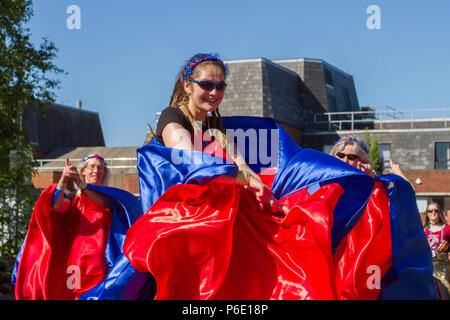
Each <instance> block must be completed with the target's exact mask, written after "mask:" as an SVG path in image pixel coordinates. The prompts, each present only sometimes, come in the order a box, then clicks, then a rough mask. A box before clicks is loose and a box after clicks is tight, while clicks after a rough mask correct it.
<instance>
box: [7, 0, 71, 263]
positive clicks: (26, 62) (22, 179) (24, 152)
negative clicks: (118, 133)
mask: <svg viewBox="0 0 450 320" xmlns="http://www.w3.org/2000/svg"><path fill="white" fill-rule="evenodd" d="M32 15H33V8H32V1H31V0H1V2H0V141H1V143H0V255H1V258H3V259H12V258H14V257H15V256H16V255H17V252H18V249H19V247H20V244H21V242H22V241H23V238H24V236H25V232H26V228H27V223H28V219H29V215H30V213H31V208H32V206H33V204H34V201H35V198H36V197H35V196H34V195H33V192H32V190H33V188H32V186H31V176H32V174H33V162H34V160H33V153H32V149H31V147H30V145H29V143H28V141H27V138H26V128H25V127H24V126H23V110H24V108H25V107H26V106H29V107H32V108H35V109H36V111H39V112H42V113H45V105H46V104H49V103H52V102H54V93H53V90H54V89H56V88H58V85H59V80H56V79H52V78H50V76H51V75H56V74H59V73H61V72H63V71H62V70H61V69H59V68H57V67H56V66H55V65H54V64H53V63H52V59H53V58H55V57H56V52H57V49H56V48H55V46H54V44H53V43H52V42H50V41H48V40H47V39H45V38H44V39H42V42H41V43H40V44H39V45H38V46H35V45H34V44H33V43H32V42H31V33H30V30H29V29H28V28H26V24H27V23H28V22H29V21H30V19H31V17H32Z"/></svg>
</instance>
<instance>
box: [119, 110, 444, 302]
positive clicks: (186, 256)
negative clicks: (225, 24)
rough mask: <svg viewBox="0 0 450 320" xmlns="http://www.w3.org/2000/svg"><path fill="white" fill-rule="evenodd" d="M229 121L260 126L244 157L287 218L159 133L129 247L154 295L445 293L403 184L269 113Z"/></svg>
mask: <svg viewBox="0 0 450 320" xmlns="http://www.w3.org/2000/svg"><path fill="white" fill-rule="evenodd" d="M224 125H225V127H226V128H227V129H232V130H235V131H234V133H235V134H236V132H238V130H242V132H247V133H248V132H249V130H254V131H255V133H256V137H257V139H258V140H257V142H256V144H255V143H253V144H251V143H249V142H248V139H247V140H246V141H244V144H243V145H244V147H243V149H241V153H243V154H245V156H246V161H247V163H248V164H249V165H250V167H251V168H252V169H253V170H254V171H255V172H257V173H259V174H260V175H261V177H262V178H263V180H264V181H268V185H269V186H270V187H271V190H272V192H273V194H274V195H275V197H276V198H277V199H279V201H280V202H281V203H283V204H286V205H287V206H288V207H289V209H290V210H289V213H288V214H287V215H286V216H285V217H279V216H275V215H273V214H271V213H269V212H264V211H261V210H259V209H258V207H257V206H256V203H255V199H254V196H252V194H251V193H249V191H248V190H246V189H245V188H243V187H242V186H238V185H234V184H224V183H219V182H218V181H217V180H215V179H214V178H215V177H217V176H220V175H224V174H225V175H231V176H233V175H235V173H236V171H237V167H236V166H235V165H233V164H230V163H223V162H222V163H219V162H220V161H217V157H215V156H214V155H209V154H207V153H205V152H196V151H179V150H176V151H175V150H173V149H169V148H165V147H164V146H161V145H160V144H159V143H157V142H156V141H154V140H153V141H152V142H151V143H150V144H148V145H147V146H144V147H143V148H140V149H139V150H138V169H139V176H140V187H141V205H142V209H143V211H144V212H146V213H145V214H144V215H143V216H142V217H141V218H140V219H139V220H138V221H137V222H136V223H135V224H134V225H133V226H132V227H131V228H130V230H129V231H128V233H127V238H126V241H125V244H124V253H125V255H126V256H127V257H128V258H129V260H130V262H131V264H132V265H133V267H134V268H136V269H137V270H139V272H143V273H145V272H148V273H149V274H150V273H151V274H152V275H153V276H154V278H155V280H156V283H157V294H156V297H155V298H157V299H376V298H382V299H436V298H437V295H436V290H435V287H434V283H433V280H432V276H431V275H432V264H431V255H430V253H429V249H428V248H427V247H426V246H427V245H428V244H427V242H426V239H425V235H424V232H423V230H422V229H421V225H420V218H419V215H418V210H417V206H416V203H415V198H414V192H413V190H412V188H411V187H410V186H409V184H408V183H407V182H406V181H405V180H403V179H401V178H400V177H397V176H392V175H387V176H382V177H379V178H377V179H376V181H375V180H374V179H373V178H372V177H370V176H368V175H367V174H365V173H362V172H361V171H359V170H357V169H355V168H353V167H351V166H349V165H347V164H345V163H344V162H342V161H340V160H338V159H335V158H333V157H330V156H328V155H325V154H323V153H321V152H317V151H314V150H308V149H301V148H300V147H298V146H297V145H296V144H295V143H294V142H293V141H292V139H290V137H289V136H288V134H287V133H286V132H285V131H284V130H283V129H282V128H281V127H280V126H279V125H278V124H277V123H276V122H275V121H273V120H272V119H262V118H254V117H229V118H224ZM242 132H241V133H242ZM238 133H239V132H238ZM273 135H277V137H276V139H273ZM274 141H275V143H274ZM264 142H265V143H264ZM238 145H239V143H238ZM262 150H263V152H261V151H262ZM255 153H256V156H255ZM273 155H275V158H274V157H273ZM180 159H182V160H185V161H180ZM194 159H201V161H194ZM268 159H269V160H271V161H268ZM274 159H275V161H273V160H274ZM174 160H176V161H174ZM274 163H275V165H274ZM390 183H391V184H392V187H391V188H390V189H388V186H389V184H390Z"/></svg>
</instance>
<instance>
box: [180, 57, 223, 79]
mask: <svg viewBox="0 0 450 320" xmlns="http://www.w3.org/2000/svg"><path fill="white" fill-rule="evenodd" d="M207 60H209V61H218V62H219V63H220V64H221V65H222V66H223V67H224V69H225V75H227V74H228V65H226V64H224V63H223V61H222V60H220V58H219V55H218V54H217V53H213V54H204V53H200V54H196V55H195V56H193V57H192V58H191V59H189V65H187V66H186V67H185V74H184V81H186V80H187V77H188V76H189V75H190V74H192V72H194V68H195V67H196V66H197V65H198V64H199V63H201V62H203V61H207Z"/></svg>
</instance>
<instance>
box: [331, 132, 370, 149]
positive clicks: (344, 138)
mask: <svg viewBox="0 0 450 320" xmlns="http://www.w3.org/2000/svg"><path fill="white" fill-rule="evenodd" d="M348 141H355V142H356V143H357V144H358V145H359V146H360V147H361V148H362V149H363V150H364V151H365V152H366V153H369V149H367V146H366V145H365V144H364V143H362V142H361V141H359V140H358V139H356V137H355V136H354V135H352V134H347V135H346V136H344V137H342V138H340V139H339V140H338V141H336V142H335V144H338V143H339V142H348Z"/></svg>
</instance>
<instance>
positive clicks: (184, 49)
mask: <svg viewBox="0 0 450 320" xmlns="http://www.w3.org/2000/svg"><path fill="white" fill-rule="evenodd" d="M71 5H76V6H78V7H79V8H80V12H81V16H80V17H81V19H80V21H81V25H80V26H81V29H69V28H67V26H66V20H67V19H68V18H69V17H70V14H69V13H66V10H67V8H68V7H69V6H71ZM370 5H377V6H378V7H379V8H380V13H381V15H380V18H381V29H374V30H369V28H368V27H367V25H366V21H367V19H368V18H369V17H370V16H371V14H368V13H366V10H367V8H368V7H369V6H370ZM33 8H34V16H33V18H32V20H31V22H30V23H29V25H28V27H29V28H30V31H31V33H32V35H33V41H35V43H36V44H37V43H39V42H40V41H41V38H42V37H47V38H48V39H49V40H51V41H53V42H54V43H55V45H56V47H57V48H58V49H59V52H58V57H57V58H56V59H55V60H54V62H55V64H56V65H57V66H58V67H60V68H62V69H64V71H66V72H67V73H68V74H67V75H60V76H58V77H59V79H60V80H61V88H60V89H59V90H58V91H57V92H56V94H57V101H56V102H57V103H61V104H64V105H68V106H75V101H76V100H82V101H83V107H84V108H85V109H86V110H91V111H95V112H98V113H99V114H100V120H101V124H102V128H103V134H104V137H105V142H106V146H108V147H112V146H138V145H141V144H142V143H143V141H144V138H145V134H146V130H147V128H146V124H147V123H150V124H152V125H153V119H154V113H155V112H157V111H161V110H162V109H163V108H165V107H166V106H167V104H168V100H169V97H170V94H171V91H172V88H173V84H174V81H175V77H176V74H177V72H178V71H179V69H180V67H181V66H182V64H183V62H184V61H185V60H186V59H188V58H189V57H191V56H192V55H194V54H196V53H198V52H218V53H219V54H220V56H221V57H222V58H223V59H224V60H228V59H246V58H256V57H264V58H267V59H287V58H316V59H323V60H325V61H327V62H329V63H331V64H332V65H334V66H336V67H338V68H339V69H341V70H344V71H346V72H348V73H349V74H351V75H353V77H354V80H355V84H356V90H357V94H358V99H359V103H360V105H374V106H392V107H396V108H400V109H409V108H421V109H423V108H431V107H443V106H447V107H449V106H450V86H449V84H450V83H449V79H450V78H449V75H450V22H449V21H450V1H448V0H433V1H428V2H426V1H411V0H409V1H406V0H395V1H393V0H370V1H366V0H345V1H336V0H316V1H312V0H308V1H304V0H292V1H284V0H278V1H262V0H258V1H257V0H249V1H245V0H240V1H237V0H231V1H174V0H166V1H150V0H133V1H111V0H35V1H34V4H33Z"/></svg>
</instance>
